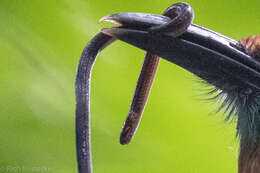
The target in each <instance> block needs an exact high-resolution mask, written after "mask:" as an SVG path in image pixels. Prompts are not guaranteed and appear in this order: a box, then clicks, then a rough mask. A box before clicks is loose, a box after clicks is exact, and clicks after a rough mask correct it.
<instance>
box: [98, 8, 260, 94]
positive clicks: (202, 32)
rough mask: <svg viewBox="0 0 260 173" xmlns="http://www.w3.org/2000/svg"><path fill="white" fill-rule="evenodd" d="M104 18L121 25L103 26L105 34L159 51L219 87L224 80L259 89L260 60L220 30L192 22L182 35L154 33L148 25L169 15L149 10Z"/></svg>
mask: <svg viewBox="0 0 260 173" xmlns="http://www.w3.org/2000/svg"><path fill="white" fill-rule="evenodd" d="M101 21H109V22H113V23H117V24H119V25H120V26H117V27H112V28H104V29H102V31H101V32H103V33H104V34H107V35H110V36H112V37H114V38H116V39H119V40H121V41H124V42H126V43H128V44H131V45H133V46H135V47H138V48H140V49H143V50H146V51H149V52H151V53H153V54H156V55H158V56H159V57H161V58H163V59H166V60H168V61H170V62H172V63H174V64H176V65H178V66H181V67H183V68H185V69H186V70H188V71H190V72H192V73H193V74H195V75H197V76H199V77H201V78H202V79H204V80H206V81H207V82H208V83H210V84H213V85H214V86H216V87H218V88H220V89H223V90H225V89H228V88H225V86H227V85H224V84H225V83H229V84H231V85H232V86H234V85H236V86H251V87H254V88H257V89H260V63H259V62H258V61H257V60H255V59H254V58H252V57H251V56H249V55H247V54H245V53H244V52H242V51H240V50H238V49H237V48H236V47H235V46H234V45H237V44H238V42H237V41H235V40H232V39H230V38H228V37H225V36H223V35H221V34H219V33H216V32H213V31H211V30H209V29H206V28H203V27H201V26H198V25H195V24H191V25H190V26H189V27H188V29H187V31H186V32H185V33H184V34H182V35H181V36H179V37H174V36H171V35H168V34H163V33H162V34H152V33H150V32H149V31H148V28H150V27H152V26H156V25H162V24H165V23H167V22H169V21H170V18H168V17H165V16H160V15H153V14H147V13H117V14H112V15H109V16H106V17H104V18H102V19H101ZM223 83H224V84H223Z"/></svg>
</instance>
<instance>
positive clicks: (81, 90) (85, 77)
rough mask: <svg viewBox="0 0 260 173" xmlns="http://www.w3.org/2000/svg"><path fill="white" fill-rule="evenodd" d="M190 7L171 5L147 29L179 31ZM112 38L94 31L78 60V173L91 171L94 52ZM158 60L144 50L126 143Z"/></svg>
mask: <svg viewBox="0 0 260 173" xmlns="http://www.w3.org/2000/svg"><path fill="white" fill-rule="evenodd" d="M174 9H175V10H174ZM176 9H177V10H176ZM190 10H191V8H190V6H189V5H188V4H185V3H177V4H174V5H172V6H171V7H169V8H168V9H167V10H166V11H165V13H164V14H165V15H167V16H170V17H171V18H173V19H172V21H171V22H169V23H168V24H166V25H163V26H159V27H154V28H153V27H152V28H151V29H150V31H151V32H152V33H155V34H156V33H160V32H165V33H166V34H172V35H173V36H174V35H175V36H178V35H181V34H182V33H184V32H185V31H186V29H187V28H188V26H189V25H190V24H191V21H192V18H193V12H192V10H191V11H190ZM189 16H190V18H189ZM114 40H115V39H114V38H112V37H110V36H108V35H105V34H103V33H99V34H97V35H96V36H95V37H94V38H93V39H92V40H91V41H90V42H89V43H88V45H87V46H86V48H85V49H84V50H83V52H82V54H81V57H80V61H79V64H78V71H77V76H76V147H77V161H78V172H79V173H92V163H91V148H90V91H89V89H90V79H91V71H92V67H93V65H94V62H95V60H96V57H97V54H98V53H99V52H100V51H101V50H102V49H103V48H105V47H106V46H107V45H109V44H110V43H112V42H113V41H114ZM158 61H159V58H158V57H157V56H155V55H153V54H151V53H149V52H147V54H146V58H145V62H144V66H143V68H142V72H141V75H140V78H139V80H140V82H138V84H137V89H136V94H135V97H134V101H133V102H134V103H133V104H132V105H133V110H134V111H136V110H138V111H137V112H138V114H136V115H134V117H132V118H131V117H130V120H131V121H128V120H126V123H125V126H124V128H123V132H122V133H121V138H122V141H126V142H121V143H127V141H130V140H131V138H132V136H133V134H134V132H135V130H136V128H137V126H138V123H139V120H140V117H141V114H142V110H143V108H144V106H145V103H146V100H147V98H148V95H149V90H150V87H151V84H152V81H153V78H154V74H155V72H156V68H157V64H158ZM147 81H148V82H147ZM135 100H137V101H135ZM138 107H140V108H138ZM131 109H132V108H131ZM128 119H129V117H128ZM133 119H138V121H134V122H133V121H132V120H133ZM128 127H131V130H130V131H129V130H125V131H126V132H127V134H126V135H124V129H127V128H128ZM129 136H130V138H129Z"/></svg>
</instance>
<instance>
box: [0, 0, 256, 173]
mask: <svg viewBox="0 0 260 173" xmlns="http://www.w3.org/2000/svg"><path fill="white" fill-rule="evenodd" d="M186 2H188V3H190V4H191V6H192V7H193V8H194V11H195V19H194V23H196V24H199V25H202V26H204V27H207V28H210V29H212V30H215V31H217V32H220V33H222V34H224V35H227V36H229V37H231V38H234V39H240V38H241V37H243V36H248V35H253V34H256V33H259V28H258V26H259V25H260V13H259V11H260V1H258V0H251V1H246V0H243V1H242V0H229V1H226V0H214V1H212V0H211V1H208V0H189V1H186ZM173 3H174V1H170V0H147V1H140V0H128V1H112V0H111V1H108V0H44V1H40V0H1V1H0V29H1V30H0V55H1V63H0V99H1V101H0V114H1V116H0V127H1V130H0V173H5V172H11V173H12V172H13V173H16V172H19V171H20V172H26V173H27V172H28V173H30V172H51V173H76V172H77V167H76V159H75V158H76V156H75V155H76V154H75V127H74V112H75V95H74V81H75V75H76V68H77V63H78V60H79V56H80V54H81V52H82V50H83V48H84V46H85V45H86V44H87V42H88V41H89V40H90V39H91V38H92V37H93V36H94V35H95V34H96V33H98V32H99V30H100V29H101V28H102V27H104V26H107V25H106V24H98V20H99V19H100V18H101V17H102V16H105V15H108V14H111V13H116V12H148V13H155V14H161V13H162V12H163V11H164V9H166V8H167V7H168V6H169V5H171V4H173ZM144 54H145V52H144V51H142V50H139V49H137V48H134V47H132V46H129V45H127V44H125V43H122V42H119V41H118V42H116V43H114V44H113V45H111V46H109V47H108V48H106V49H105V50H104V51H103V52H102V53H101V54H100V56H99V58H98V60H97V62H96V64H95V67H94V71H93V74H92V87H91V101H92V102H91V115H92V117H91V125H92V150H93V151H92V152H93V166H94V172H95V173H104V172H106V173H121V172H124V173H127V172H129V173H130V172H135V173H158V172H176V173H232V172H234V173H235V172H236V170H237V168H236V165H237V157H238V154H237V150H238V145H237V139H236V138H235V125H234V124H233V123H224V122H223V119H224V116H222V115H221V113H219V116H215V115H216V114H215V111H216V109H217V106H218V105H219V103H213V102H209V101H204V100H203V99H204V98H208V97H209V96H207V95H204V94H203V93H204V91H205V89H206V88H207V87H205V86H203V85H201V84H200V83H199V82H197V78H196V77H194V76H193V75H192V74H191V73H189V72H186V71H185V70H183V69H181V68H179V67H177V66H176V65H173V64H170V63H169V62H166V61H165V60H161V62H160V66H159V69H158V73H157V75H156V79H155V82H154V85H153V88H152V92H151V95H150V98H149V101H148V104H147V106H146V109H145V111H144V115H143V119H142V122H141V125H140V127H139V129H138V132H137V133H136V136H135V138H134V140H133V141H132V143H131V144H130V145H128V146H121V145H120V144H119V134H120V130H121V126H122V124H123V121H124V119H125V117H126V115H127V112H128V109H129V105H130V101H131V99H132V95H133V92H134V88H135V84H136V81H137V78H138V75H139V71H140V68H141V66H142V61H143V56H144Z"/></svg>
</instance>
